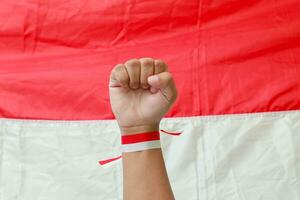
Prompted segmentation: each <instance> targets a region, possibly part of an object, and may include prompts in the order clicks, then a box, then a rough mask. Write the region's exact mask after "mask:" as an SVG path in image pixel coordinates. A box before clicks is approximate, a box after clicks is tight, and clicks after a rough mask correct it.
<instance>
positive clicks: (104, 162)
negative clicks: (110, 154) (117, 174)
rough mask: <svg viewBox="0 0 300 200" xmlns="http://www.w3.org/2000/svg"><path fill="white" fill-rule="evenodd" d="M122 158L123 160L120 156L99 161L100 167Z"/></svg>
mask: <svg viewBox="0 0 300 200" xmlns="http://www.w3.org/2000/svg"><path fill="white" fill-rule="evenodd" d="M120 158H122V156H118V157H115V158H110V159H106V160H100V161H99V164H100V165H105V164H108V163H110V162H113V161H115V160H118V159H120Z"/></svg>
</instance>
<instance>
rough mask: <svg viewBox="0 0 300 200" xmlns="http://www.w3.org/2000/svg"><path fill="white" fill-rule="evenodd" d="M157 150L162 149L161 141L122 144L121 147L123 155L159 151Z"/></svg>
mask: <svg viewBox="0 0 300 200" xmlns="http://www.w3.org/2000/svg"><path fill="white" fill-rule="evenodd" d="M157 148H161V145H160V140H154V141H148V142H139V143H134V144H122V146H121V149H122V152H123V153H128V152H135V151H143V150H148V149H157Z"/></svg>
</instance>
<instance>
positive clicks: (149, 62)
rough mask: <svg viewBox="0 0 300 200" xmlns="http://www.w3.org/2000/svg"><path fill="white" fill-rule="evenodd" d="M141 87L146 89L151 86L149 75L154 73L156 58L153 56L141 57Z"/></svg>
mask: <svg viewBox="0 0 300 200" xmlns="http://www.w3.org/2000/svg"><path fill="white" fill-rule="evenodd" d="M140 61H141V77H140V83H141V87H142V88H144V89H148V88H149V84H148V77H149V76H152V75H153V74H154V60H153V59H152V58H141V59H140Z"/></svg>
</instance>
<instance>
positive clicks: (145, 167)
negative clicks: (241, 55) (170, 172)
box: [121, 124, 174, 200]
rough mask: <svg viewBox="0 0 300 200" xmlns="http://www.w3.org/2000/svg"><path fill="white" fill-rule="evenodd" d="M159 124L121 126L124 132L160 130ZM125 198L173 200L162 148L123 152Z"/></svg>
mask: <svg viewBox="0 0 300 200" xmlns="http://www.w3.org/2000/svg"><path fill="white" fill-rule="evenodd" d="M158 130H159V125H158V124H156V125H151V126H138V127H130V128H125V129H124V128H123V129H122V128H121V132H122V133H123V134H126V133H129V134H136V133H147V132H153V131H158ZM123 182H124V185H123V192H124V200H148V199H149V200H173V199H174V197H173V193H172V189H171V187H170V183H169V180H168V176H167V171H166V167H165V163H164V159H163V154H162V151H161V149H160V148H156V149H149V150H143V151H137V152H130V153H123Z"/></svg>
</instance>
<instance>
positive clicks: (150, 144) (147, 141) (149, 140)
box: [121, 131, 161, 153]
mask: <svg viewBox="0 0 300 200" xmlns="http://www.w3.org/2000/svg"><path fill="white" fill-rule="evenodd" d="M121 142H122V146H121V150H122V152H123V153H127V152H135V151H143V150H148V149H157V148H161V145H160V135H159V131H155V132H148V133H136V134H134V135H122V138H121Z"/></svg>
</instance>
